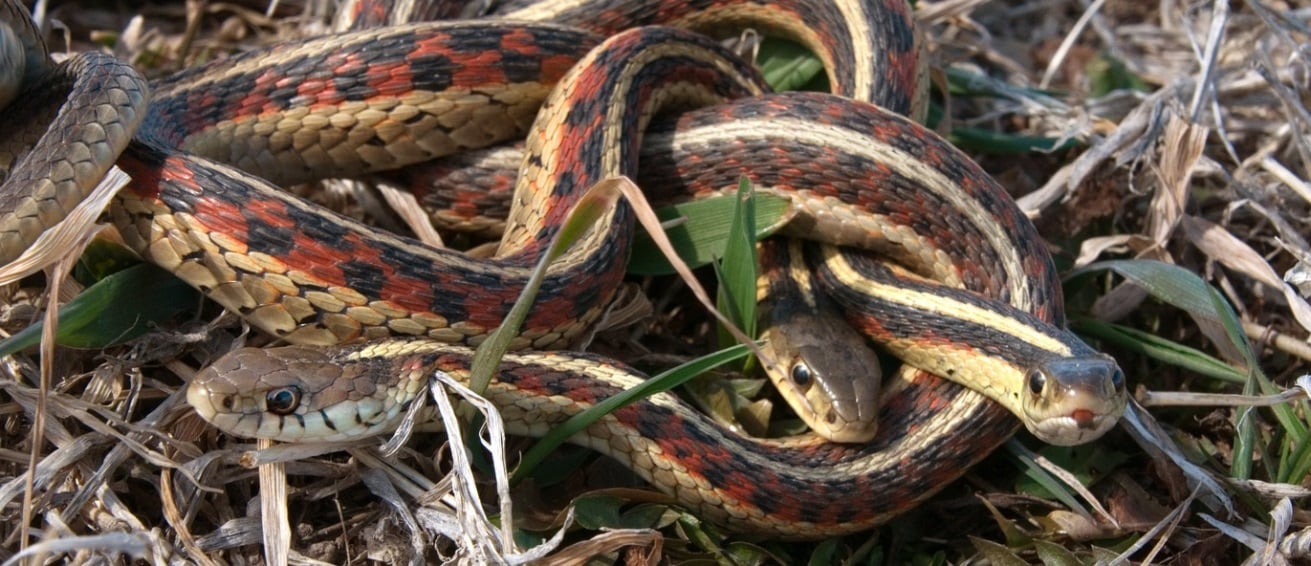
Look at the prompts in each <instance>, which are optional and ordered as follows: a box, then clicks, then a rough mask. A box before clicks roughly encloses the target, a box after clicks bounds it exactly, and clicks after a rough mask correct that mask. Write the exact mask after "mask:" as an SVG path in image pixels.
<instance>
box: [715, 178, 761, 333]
mask: <svg viewBox="0 0 1311 566" xmlns="http://www.w3.org/2000/svg"><path fill="white" fill-rule="evenodd" d="M735 201H736V202H735V204H736V205H737V206H735V207H734V210H733V223H732V227H731V228H730V229H729V231H728V242H727V243H726V244H725V245H724V258H723V259H722V260H720V262H719V263H717V264H716V269H715V273H716V275H718V276H719V288H718V301H717V302H718V306H719V310H720V312H723V313H725V314H726V315H727V316H728V318H729V320H731V321H733V323H734V324H736V325H737V327H738V328H741V329H742V331H743V332H745V333H746V335H747V336H755V335H756V270H757V269H756V238H755V234H756V199H755V191H754V190H753V189H752V187H751V181H749V180H748V179H747V178H746V177H743V178H742V179H741V180H740V181H739V182H738V187H737V198H736V199H735ZM735 342H736V341H735V340H733V336H732V334H730V333H729V332H728V330H727V329H725V328H724V327H722V326H721V327H720V330H719V343H720V345H728V344H732V343H735Z"/></svg>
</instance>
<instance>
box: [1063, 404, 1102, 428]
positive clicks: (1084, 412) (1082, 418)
mask: <svg viewBox="0 0 1311 566" xmlns="http://www.w3.org/2000/svg"><path fill="white" fill-rule="evenodd" d="M1070 418H1071V419H1074V424H1076V425H1078V426H1079V428H1082V429H1085V430H1086V429H1091V428H1095V427H1096V426H1097V415H1095V414H1093V412H1092V411H1089V410H1088V409H1075V410H1074V411H1073V412H1071V413H1070Z"/></svg>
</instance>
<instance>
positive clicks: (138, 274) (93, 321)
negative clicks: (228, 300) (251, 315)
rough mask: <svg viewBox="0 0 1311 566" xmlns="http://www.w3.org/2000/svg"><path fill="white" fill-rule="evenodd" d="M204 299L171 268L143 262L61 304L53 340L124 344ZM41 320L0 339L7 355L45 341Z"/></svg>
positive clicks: (89, 345) (2, 351)
mask: <svg viewBox="0 0 1311 566" xmlns="http://www.w3.org/2000/svg"><path fill="white" fill-rule="evenodd" d="M198 304H200V296H199V294H197V293H196V290H195V289H192V288H191V287H189V286H187V284H186V283H183V282H182V281H181V280H180V279H178V278H177V277H174V276H173V274H172V273H169V272H167V271H165V270H163V269H162V268H159V267H156V266H154V265H152V264H148V263H140V264H137V265H135V266H132V267H129V268H127V269H124V270H122V271H119V272H118V273H115V274H113V275H110V276H108V277H105V278H104V279H101V280H100V281H98V282H96V283H95V284H94V285H92V286H90V287H88V288H87V289H86V290H85V291H83V292H82V294H80V295H78V296H77V297H74V298H73V300H71V301H69V302H68V303H67V304H65V305H64V306H63V307H62V308H60V309H59V332H58V334H56V336H55V342H56V343H58V344H59V345H61V346H70V347H74V348H104V347H106V346H112V345H115V344H121V343H123V342H126V341H128V340H131V339H133V338H136V337H138V336H141V335H142V334H145V333H147V332H149V331H151V330H153V329H154V328H156V327H157V326H160V325H163V324H164V323H166V322H168V321H169V320H171V319H172V318H173V317H174V316H177V315H178V313H181V312H185V311H186V310H188V309H193V308H195V307H196V305H198ZM43 327H44V324H43V323H42V322H40V321H38V322H36V323H35V324H33V325H32V326H29V327H27V328H25V329H23V331H22V332H19V333H18V334H15V335H13V336H11V337H9V338H8V339H6V340H4V341H3V342H0V356H8V355H10V354H13V353H15V352H18V351H20V350H23V349H25V348H29V347H32V346H35V345H37V343H39V342H40V341H41V329H42V328H43Z"/></svg>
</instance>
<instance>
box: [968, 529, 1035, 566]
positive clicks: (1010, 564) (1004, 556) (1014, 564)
mask: <svg viewBox="0 0 1311 566" xmlns="http://www.w3.org/2000/svg"><path fill="white" fill-rule="evenodd" d="M970 542H971V543H973V544H974V550H977V551H978V552H979V554H980V555H981V556H983V557H984V558H987V559H988V562H991V563H992V564H993V566H1028V564H1029V563H1028V562H1025V561H1024V559H1022V558H1020V556H1019V555H1018V554H1015V552H1014V551H1012V550H1011V549H1009V548H1006V547H1005V546H1003V545H1000V544H997V543H995V542H992V541H990V540H987V539H981V538H979V537H976V536H971V537H970Z"/></svg>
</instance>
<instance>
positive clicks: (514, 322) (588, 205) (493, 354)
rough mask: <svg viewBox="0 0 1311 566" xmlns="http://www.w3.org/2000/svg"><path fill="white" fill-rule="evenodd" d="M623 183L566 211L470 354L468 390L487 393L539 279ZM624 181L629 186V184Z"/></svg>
mask: <svg viewBox="0 0 1311 566" xmlns="http://www.w3.org/2000/svg"><path fill="white" fill-rule="evenodd" d="M625 181H627V179H624V178H619V179H606V180H604V181H601V182H600V183H597V184H596V185H595V186H593V187H592V188H590V189H588V190H587V192H586V193H584V194H583V196H582V198H581V199H579V200H578V203H577V204H575V205H574V207H573V209H572V210H570V211H569V215H568V217H566V218H565V221H564V224H563V225H562V226H561V227H560V231H559V232H558V233H556V235H555V239H554V240H553V241H552V242H551V246H550V247H549V248H548V249H547V251H546V253H545V254H542V258H541V259H540V260H538V262H537V266H536V267H535V268H534V269H533V273H532V275H531V276H529V278H528V282H527V283H525V284H524V288H523V291H521V292H520V293H519V298H518V299H516V300H515V302H514V306H513V307H511V308H510V312H509V313H507V314H506V316H505V320H504V321H502V322H501V325H500V326H498V327H497V328H496V330H494V331H492V333H491V334H489V335H488V336H487V339H486V340H484V341H483V343H482V344H479V345H478V349H477V351H475V352H474V356H473V362H472V367H471V368H470V371H469V374H470V375H469V389H472V390H473V391H474V392H475V393H477V394H479V395H482V394H483V393H484V392H486V391H487V385H488V384H490V383H491V382H492V375H493V374H494V373H495V372H496V368H497V367H499V366H500V364H501V358H503V357H505V352H506V351H507V350H509V349H510V342H511V341H513V340H514V337H515V336H518V335H519V327H520V326H522V325H523V321H524V319H525V318H527V317H528V311H530V310H532V307H533V302H534V300H535V299H536V298H537V291H538V290H540V289H541V287H542V279H543V278H545V277H546V270H547V268H548V267H550V265H551V262H553V261H555V260H556V259H558V258H559V257H560V256H561V255H564V252H565V251H567V250H568V249H569V247H570V246H572V245H573V244H574V242H576V241H578V239H579V238H581V237H582V236H583V234H585V233H587V229H588V228H590V227H591V226H592V225H593V224H595V223H596V220H597V219H598V218H600V217H601V215H603V214H605V212H606V211H609V210H610V209H611V208H613V207H614V206H615V205H616V203H617V202H618V200H619V196H620V194H621V188H620V185H622V184H623V182H625ZM627 182H628V183H630V184H631V183H632V181H627Z"/></svg>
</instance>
